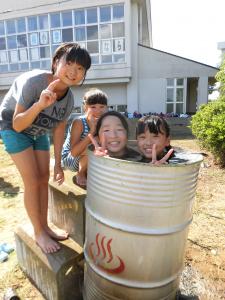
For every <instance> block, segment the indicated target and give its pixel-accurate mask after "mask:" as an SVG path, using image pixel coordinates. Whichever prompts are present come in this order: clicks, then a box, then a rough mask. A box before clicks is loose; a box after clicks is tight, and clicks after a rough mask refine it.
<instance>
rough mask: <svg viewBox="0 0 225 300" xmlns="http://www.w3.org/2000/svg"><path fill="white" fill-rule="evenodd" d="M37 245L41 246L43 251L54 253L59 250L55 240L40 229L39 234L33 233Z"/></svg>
mask: <svg viewBox="0 0 225 300" xmlns="http://www.w3.org/2000/svg"><path fill="white" fill-rule="evenodd" d="M35 240H36V243H37V245H38V246H39V247H40V248H41V250H42V251H43V252H44V253H46V254H47V253H54V252H57V251H59V250H60V245H59V244H58V243H57V242H55V241H54V240H53V239H51V237H50V236H49V235H48V234H47V233H46V232H45V231H42V232H41V233H40V234H39V235H37V234H36V235H35Z"/></svg>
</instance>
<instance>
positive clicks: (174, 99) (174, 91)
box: [166, 78, 185, 114]
mask: <svg viewBox="0 0 225 300" xmlns="http://www.w3.org/2000/svg"><path fill="white" fill-rule="evenodd" d="M184 91H185V89H184V78H168V79H167V88H166V112H167V113H176V114H182V113H184V108H185V105H184V104H185V94H184Z"/></svg>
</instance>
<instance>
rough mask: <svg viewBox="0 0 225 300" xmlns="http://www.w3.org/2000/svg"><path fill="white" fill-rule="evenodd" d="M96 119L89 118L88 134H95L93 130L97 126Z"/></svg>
mask: <svg viewBox="0 0 225 300" xmlns="http://www.w3.org/2000/svg"><path fill="white" fill-rule="evenodd" d="M97 121H98V119H97V118H95V117H93V116H90V118H89V127H90V133H91V134H94V133H95V128H96V124H97Z"/></svg>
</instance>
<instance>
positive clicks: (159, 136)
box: [137, 128, 170, 158]
mask: <svg viewBox="0 0 225 300" xmlns="http://www.w3.org/2000/svg"><path fill="white" fill-rule="evenodd" d="M161 132H162V133H160V132H159V133H151V132H150V131H149V129H148V128H146V130H145V132H144V133H141V134H139V135H138V136H137V144H138V149H139V151H140V152H141V154H143V155H144V156H145V157H146V158H152V147H153V144H155V145H156V155H157V156H160V155H161V154H162V153H163V150H164V149H165V147H166V146H169V145H170V138H169V137H167V136H166V134H165V133H164V132H163V130H161Z"/></svg>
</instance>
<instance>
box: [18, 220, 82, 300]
mask: <svg viewBox="0 0 225 300" xmlns="http://www.w3.org/2000/svg"><path fill="white" fill-rule="evenodd" d="M15 240H16V252H17V258H18V262H19V265H20V267H21V268H22V270H23V271H24V272H25V273H26V274H27V276H28V277H29V278H30V279H31V280H32V281H33V282H34V284H35V285H36V286H37V288H38V289H39V290H40V292H41V293H42V294H43V296H44V297H45V298H46V299H47V300H82V291H81V290H82V288H81V286H82V282H83V270H82V268H81V267H79V264H81V261H82V260H83V248H82V247H81V246H80V245H79V244H78V243H76V242H75V241H74V240H72V239H68V240H65V241H63V242H60V245H61V249H60V251H58V252H56V253H53V254H45V253H43V252H42V250H41V249H40V247H38V246H37V244H36V242H35V241H34V237H33V229H32V226H31V225H30V224H26V225H25V226H23V227H22V226H20V227H18V228H17V230H16V231H15ZM81 265H82V264H81Z"/></svg>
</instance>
